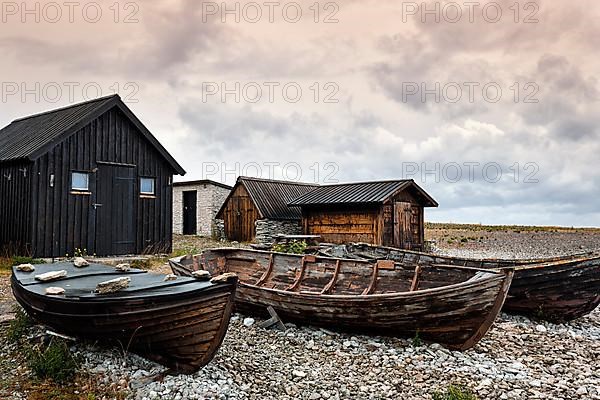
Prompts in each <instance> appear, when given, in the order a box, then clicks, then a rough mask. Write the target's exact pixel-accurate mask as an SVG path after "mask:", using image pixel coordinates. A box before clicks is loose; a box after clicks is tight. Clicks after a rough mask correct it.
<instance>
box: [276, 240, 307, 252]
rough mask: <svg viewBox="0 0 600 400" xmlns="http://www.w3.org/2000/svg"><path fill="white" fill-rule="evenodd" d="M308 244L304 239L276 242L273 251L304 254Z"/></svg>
mask: <svg viewBox="0 0 600 400" xmlns="http://www.w3.org/2000/svg"><path fill="white" fill-rule="evenodd" d="M307 248H308V244H307V243H306V241H305V240H300V241H298V240H293V241H291V242H288V243H276V244H274V245H273V251H275V252H277V253H290V254H304V252H305V251H306V249H307Z"/></svg>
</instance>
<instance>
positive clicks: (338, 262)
mask: <svg viewBox="0 0 600 400" xmlns="http://www.w3.org/2000/svg"><path fill="white" fill-rule="evenodd" d="M341 265H342V260H336V262H335V271H333V276H332V277H331V280H330V281H329V282H328V283H327V285H325V287H324V288H323V290H321V294H328V293H329V292H331V289H333V287H334V286H335V281H337V278H338V275H339V273H340V266H341Z"/></svg>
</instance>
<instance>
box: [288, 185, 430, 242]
mask: <svg viewBox="0 0 600 400" xmlns="http://www.w3.org/2000/svg"><path fill="white" fill-rule="evenodd" d="M288 205H290V206H299V207H301V209H302V226H303V231H304V233H305V234H311V235H320V236H321V238H322V240H323V241H325V242H331V243H350V242H366V243H373V244H376V245H383V246H393V247H399V248H403V249H412V250H422V249H423V243H424V228H425V223H424V208H425V207H437V206H438V203H437V202H436V201H435V200H434V199H433V198H432V197H431V196H430V195H428V194H427V193H426V192H425V191H424V190H423V189H422V188H421V187H420V186H419V185H417V184H416V183H415V182H414V181H413V180H412V179H411V180H394V181H380V182H361V183H348V184H339V185H327V186H319V187H317V188H315V189H314V190H311V191H310V192H308V193H306V194H304V195H303V196H300V197H298V198H296V199H294V200H293V201H291V202H289V203H288Z"/></svg>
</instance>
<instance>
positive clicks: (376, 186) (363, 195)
mask: <svg viewBox="0 0 600 400" xmlns="http://www.w3.org/2000/svg"><path fill="white" fill-rule="evenodd" d="M409 186H414V188H415V189H416V190H418V191H419V192H420V193H421V194H422V195H423V197H425V199H426V203H427V206H433V207H437V203H436V202H435V200H433V199H432V198H431V197H430V196H429V195H428V194H427V193H426V192H425V191H424V190H423V189H421V188H420V187H419V186H418V185H417V184H416V183H415V182H414V181H413V180H412V179H401V180H392V181H375V182H358V183H342V184H336V185H327V186H319V187H317V188H316V189H314V190H312V191H310V192H308V193H306V194H304V195H302V196H300V197H298V198H296V199H294V200H292V201H290V202H288V205H290V206H314V205H328V204H330V205H331V204H379V203H383V202H384V201H385V200H386V199H387V198H388V197H390V196H391V195H393V194H394V193H396V192H398V191H399V190H401V189H404V188H408V187H409Z"/></svg>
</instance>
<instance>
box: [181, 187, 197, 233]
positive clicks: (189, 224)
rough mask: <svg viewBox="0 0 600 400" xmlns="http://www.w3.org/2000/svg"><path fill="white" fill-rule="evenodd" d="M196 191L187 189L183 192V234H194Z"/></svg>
mask: <svg viewBox="0 0 600 400" xmlns="http://www.w3.org/2000/svg"><path fill="white" fill-rule="evenodd" d="M197 198H198V192H197V191H196V190H188V191H184V192H183V234H184V235H195V234H196V233H197V227H196V216H197V213H196V200H197Z"/></svg>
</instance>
